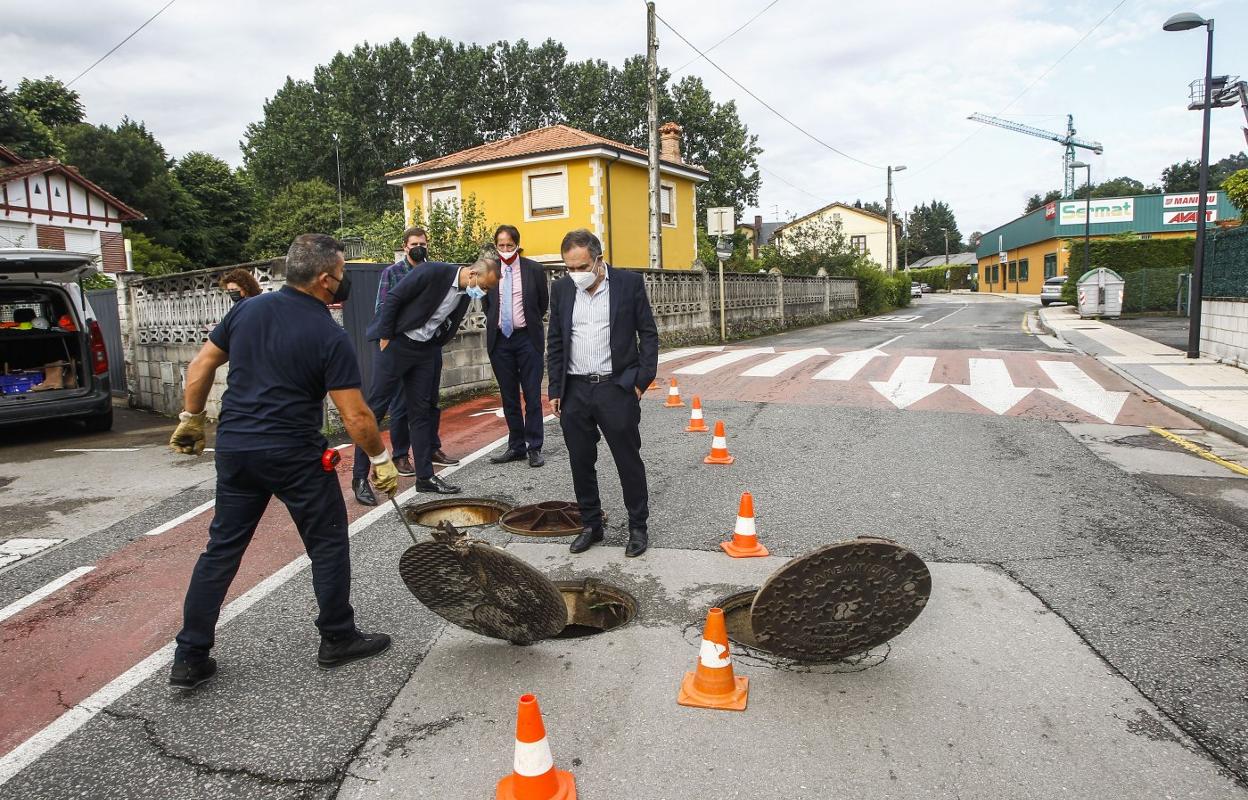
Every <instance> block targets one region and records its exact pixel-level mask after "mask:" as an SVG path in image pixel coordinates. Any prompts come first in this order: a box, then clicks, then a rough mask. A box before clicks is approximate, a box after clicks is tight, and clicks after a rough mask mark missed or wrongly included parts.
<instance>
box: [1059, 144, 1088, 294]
mask: <svg viewBox="0 0 1248 800" xmlns="http://www.w3.org/2000/svg"><path fill="white" fill-rule="evenodd" d="M1070 168H1071V169H1086V170H1087V171H1088V179H1087V182H1086V183H1085V184H1084V186H1085V194H1087V198H1085V199H1084V201H1083V271H1084V272H1087V271H1088V270H1090V269H1092V256H1091V253H1092V244H1091V236H1090V232H1091V229H1092V165H1091V164H1087V163H1085V162H1083V161H1072V162H1070ZM1059 221H1060V220H1059ZM1066 272H1067V274H1069V273H1070V267H1069V265H1068V266H1067V268H1066ZM1067 280H1069V278H1067Z"/></svg>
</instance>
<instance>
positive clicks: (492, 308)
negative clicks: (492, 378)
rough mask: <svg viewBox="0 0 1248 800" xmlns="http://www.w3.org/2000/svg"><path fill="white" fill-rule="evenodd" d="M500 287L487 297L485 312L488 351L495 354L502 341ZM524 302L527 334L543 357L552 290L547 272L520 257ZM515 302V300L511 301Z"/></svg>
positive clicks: (486, 346)
mask: <svg viewBox="0 0 1248 800" xmlns="http://www.w3.org/2000/svg"><path fill="white" fill-rule="evenodd" d="M501 286H502V284H501V283H500V284H499V286H497V287H495V288H493V289H491V290H489V291H488V292H486V293H485V299H484V300H482V301H481V309H482V310H483V311H485V350H486V352H487V353H492V352H494V343H495V342H497V341H498V310H499V299H498V293H499V288H500V287H501ZM520 289H521V302H522V303H523V304H524V325H525V332H526V333H528V334H529V338H530V339H532V340H533V346H534V347H535V348H537V352H538V353H541V352H543V350H544V349H545V346H546V329H545V323H544V322H543V321H542V320H543V318H544V317H545V316H546V310H547V309H549V308H550V289H549V287H548V286H547V285H546V270H544V269H542V265H541V264H539V263H537V262H536V261H534V260H533V259H531V258H525V257H524V256H521V257H520ZM507 302H511V298H507Z"/></svg>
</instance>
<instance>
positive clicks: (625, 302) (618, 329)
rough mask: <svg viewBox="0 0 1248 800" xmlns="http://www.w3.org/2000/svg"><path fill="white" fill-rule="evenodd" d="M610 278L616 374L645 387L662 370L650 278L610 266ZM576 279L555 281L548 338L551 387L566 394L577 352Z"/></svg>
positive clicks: (554, 393) (624, 383)
mask: <svg viewBox="0 0 1248 800" xmlns="http://www.w3.org/2000/svg"><path fill="white" fill-rule="evenodd" d="M607 276H608V278H609V279H610V281H611V307H610V314H611V375H612V380H614V382H615V383H617V384H619V385H620V386H621V387H622V388H624V389H627V390H629V391H632V390H633V389H634V388H637V389H641V390H642V391H643V392H644V391H645V390H646V388H647V387H648V386H649V385H650V383H651V381H653V380H654V376H655V375H657V374H658V372H659V329H658V326H657V325H655V324H654V314H653V313H652V312H651V310H650V298H649V297H647V296H646V282H645V280H644V279H643V278H642V277H641V276H640V275H638V274H637V273H635V272H629V271H627V270H622V269H616V268H615V267H612V266H608V267H607ZM576 292H577V288H576V284H575V283H573V282H572V279H571V278H569V277H567V276H566V275H565V276H564V277H562V278H560V279H559V280H557V281H555V283H554V285H553V286H551V287H550V333H549V336H548V337H547V342H546V357H547V372H548V374H549V376H550V386H549V389H548V393H549V395H550V397H551V399H552V400H553V399H555V398H557V397H562V396H563V386H564V383H565V382H566V380H567V376H568V359H569V358H570V357H571V355H572V307H573V306H574V305H575V304H576Z"/></svg>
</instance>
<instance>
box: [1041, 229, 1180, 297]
mask: <svg viewBox="0 0 1248 800" xmlns="http://www.w3.org/2000/svg"><path fill="white" fill-rule="evenodd" d="M1066 247H1067V249H1068V250H1069V252H1070V266H1069V267H1068V268H1067V270H1066V274H1067V276H1068V277H1067V279H1066V285H1065V286H1063V287H1062V299H1063V300H1065V301H1066V302H1067V303H1072V304H1073V303H1074V302H1075V298H1076V292H1075V286H1076V285H1077V284H1078V283H1079V278H1080V277H1082V276H1083V274H1084V273H1085V272H1087V271H1088V267H1087V266H1085V265H1084V262H1083V242H1082V240H1079V239H1067V240H1066ZM1088 250H1089V255H1090V257H1091V261H1092V268H1093V269H1099V268H1101V267H1105V268H1107V269H1112V270H1113V271H1114V272H1117V273H1118V274H1119V275H1121V276H1122V277H1123V278H1124V279H1125V280H1126V281H1127V285H1128V286H1130V285H1131V280H1130V277H1129V273H1132V272H1136V271H1138V270H1165V271H1170V272H1173V271H1175V270H1177V271H1179V272H1183V271H1186V270H1189V269H1190V268H1191V265H1192V258H1193V257H1194V256H1195V254H1196V237H1194V236H1185V237H1183V238H1181V239H1102V240H1101V241H1099V242H1091V243H1089V246H1088ZM1171 301H1172V302H1171V306H1170V307H1171V308H1172V307H1173V298H1171ZM1124 310H1127V309H1124Z"/></svg>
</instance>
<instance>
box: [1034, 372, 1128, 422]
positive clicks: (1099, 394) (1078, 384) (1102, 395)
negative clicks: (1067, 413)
mask: <svg viewBox="0 0 1248 800" xmlns="http://www.w3.org/2000/svg"><path fill="white" fill-rule="evenodd" d="M1037 363H1038V364H1039V365H1040V369H1042V370H1044V374H1046V375H1048V376H1049V380H1051V381H1053V383H1054V384H1056V385H1057V388H1056V389H1045V390H1044V391H1046V392H1048V393H1049V394H1051V395H1053V396H1054V397H1056V398H1057V399H1058V400H1061V401H1063V402H1065V403H1070V404H1071V405H1072V406H1074V407H1075V408H1079V409H1082V410H1084V411H1086V412H1088V413H1089V414H1091V415H1092V416H1094V417H1100V418H1101V419H1103V420H1105V421H1106V422H1111V423H1112V422H1113V421H1114V420H1116V419H1118V414H1119V413H1120V412H1121V411H1122V406H1123V404H1124V403H1126V402H1127V397H1128V393H1127V392H1110V391H1106V390H1105V389H1103V388H1101V385H1100V384H1099V383H1097V382H1096V381H1094V380H1092V378H1091V377H1089V376H1088V374H1087V373H1086V372H1084V371H1083V370H1081V369H1079V367H1078V366H1076V365H1074V364H1072V363H1070V362H1069V361H1039V362H1037Z"/></svg>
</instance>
